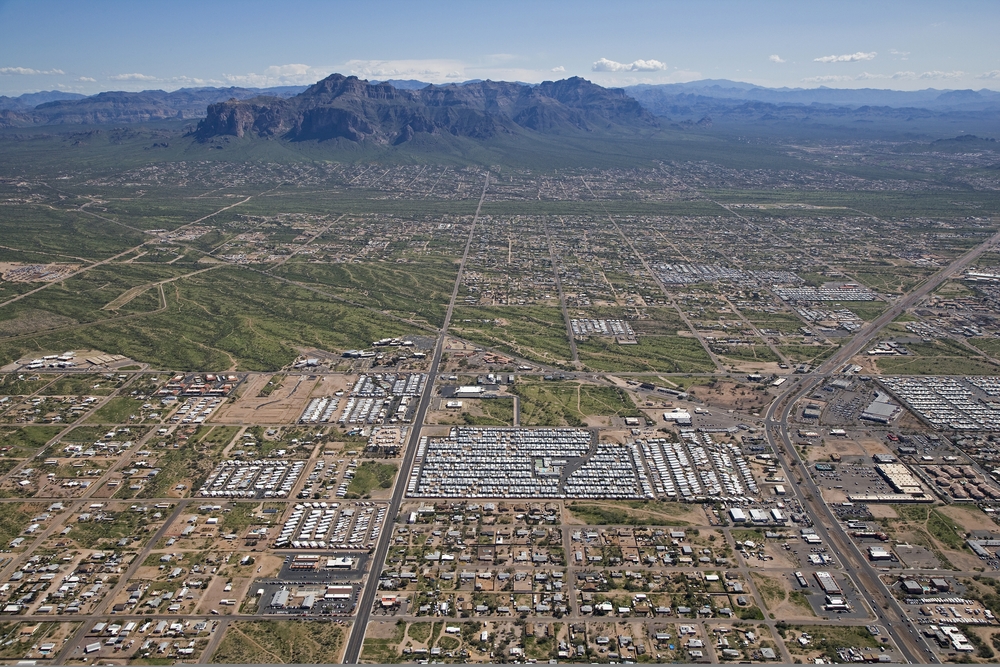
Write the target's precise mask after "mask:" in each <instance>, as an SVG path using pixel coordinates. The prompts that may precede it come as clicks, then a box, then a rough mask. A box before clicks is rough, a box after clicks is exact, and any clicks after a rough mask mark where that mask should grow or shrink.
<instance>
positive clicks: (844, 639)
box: [793, 624, 879, 662]
mask: <svg viewBox="0 0 1000 667" xmlns="http://www.w3.org/2000/svg"><path fill="white" fill-rule="evenodd" d="M793 627H794V629H795V630H798V631H799V632H805V633H807V634H808V635H809V636H810V637H811V638H812V639H811V640H810V642H809V647H808V648H810V649H818V650H820V651H822V652H823V654H824V655H826V656H827V657H829V658H830V659H831V662H832V661H834V660H836V659H837V650H838V649H841V648H877V647H878V645H879V641H878V639H876V638H875V637H872V633H870V632H868V628H867V627H865V626H863V625H840V624H837V625H796V626H793Z"/></svg>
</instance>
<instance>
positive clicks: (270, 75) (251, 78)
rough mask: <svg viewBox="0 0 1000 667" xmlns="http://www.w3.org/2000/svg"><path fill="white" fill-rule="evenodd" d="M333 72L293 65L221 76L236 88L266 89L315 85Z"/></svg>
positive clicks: (308, 66)
mask: <svg viewBox="0 0 1000 667" xmlns="http://www.w3.org/2000/svg"><path fill="white" fill-rule="evenodd" d="M332 71H333V70H332V69H330V68H326V67H313V66H311V65H303V64H300V63H293V64H289V65H271V66H270V67H268V68H267V69H265V70H264V71H263V72H261V73H259V74H258V73H255V72H250V73H248V74H223V75H222V78H223V79H224V80H225V82H226V83H228V84H230V85H236V86H251V87H268V86H301V85H307V84H311V83H316V82H317V81H319V80H320V79H322V78H324V77H327V76H329V75H330V72H332Z"/></svg>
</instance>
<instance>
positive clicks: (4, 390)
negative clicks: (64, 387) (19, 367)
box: [0, 374, 52, 396]
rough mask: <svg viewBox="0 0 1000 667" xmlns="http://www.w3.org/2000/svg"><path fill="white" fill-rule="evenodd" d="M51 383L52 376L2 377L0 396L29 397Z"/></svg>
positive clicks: (0, 378)
mask: <svg viewBox="0 0 1000 667" xmlns="http://www.w3.org/2000/svg"><path fill="white" fill-rule="evenodd" d="M49 382H52V377H51V376H30V377H29V376H26V375H23V374H22V375H14V374H11V375H0V396H28V395H30V394H34V393H35V392H36V391H38V390H39V389H41V388H42V387H44V386H45V385H47V384H48V383H49Z"/></svg>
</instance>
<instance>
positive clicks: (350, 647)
mask: <svg viewBox="0 0 1000 667" xmlns="http://www.w3.org/2000/svg"><path fill="white" fill-rule="evenodd" d="M489 185H490V174H489V172H487V173H486V182H485V183H483V192H482V194H481V195H480V196H479V205H478V206H476V215H475V216H474V217H473V218H472V229H470V230H469V238H468V239H467V240H466V242H465V252H463V253H462V261H461V263H459V266H458V275H457V276H455V287H454V289H453V290H452V293H451V299H450V300H449V301H448V310H447V311H446V312H445V315H444V322H443V324H442V325H441V332H440V333H439V334H438V341H437V345H436V346H435V347H434V357H433V358H432V359H431V365H430V370H428V371H427V375H428V378H430V380H429V382H428V383H427V387H426V388H425V390H424V393H423V395H422V396H421V397H420V405H419V407H418V408H417V413H416V415H414V418H413V428H412V429H411V431H410V441H409V442H408V443H407V446H406V454H405V455H404V458H403V464H402V465H401V466H400V468H399V475H398V476H397V477H396V486H395V488H394V489H393V492H392V499H391V500H390V501H389V511H388V513H387V514H386V517H387V518H386V522H385V528H384V530H383V531H382V534H381V535H379V541H378V546H377V547H376V549H375V554H374V556H372V567H371V571H370V572H369V573H368V579H367V581H366V582H365V587H364V590H363V591H362V593H361V595H360V597H359V598H358V607H357V610H358V611H357V615H356V616H355V618H354V625H353V626H352V628H351V636H350V638H349V639H348V640H347V648H346V649H345V652H344V664H355V663H357V662H358V659H359V658H360V656H361V648H362V646H363V645H364V641H365V630H366V629H367V628H368V619H369V618H370V617H371V613H372V607H373V606H374V604H375V596H376V595H377V594H378V581H379V579H380V578H381V575H382V567H383V566H384V565H385V558H386V556H387V555H388V553H389V545H390V544H391V542H392V535H393V526H394V525H395V520H396V516H397V515H398V514H399V507H400V505H401V504H402V502H403V495H404V494H405V493H406V485H407V484H408V483H409V481H410V471H411V470H413V460H414V459H415V458H416V454H417V444H418V443H419V442H420V432H421V426H422V425H423V423H424V416H425V415H426V414H427V407H428V406H429V405H430V402H431V396H432V395H433V394H434V384H435V382H436V380H437V377H438V366H439V365H440V363H441V354H442V353H443V351H444V340H445V337H446V336H447V335H448V325H449V324H451V315H452V312H454V310H455V301H456V300H457V299H458V290H459V288H460V287H461V286H462V274H463V273H464V272H465V263H466V260H467V259H468V258H469V249H470V248H471V247H472V239H473V235H474V234H475V232H476V223H477V222H478V221H479V211H480V209H481V208H482V207H483V200H484V199H486V190H487V188H489Z"/></svg>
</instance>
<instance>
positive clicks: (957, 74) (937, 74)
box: [920, 70, 965, 79]
mask: <svg viewBox="0 0 1000 667" xmlns="http://www.w3.org/2000/svg"><path fill="white" fill-rule="evenodd" d="M964 76H965V72H961V71H959V70H955V71H953V72H941V71H938V70H934V71H932V72H924V73H923V74H921V75H920V78H921V79H961V78H963V77H964Z"/></svg>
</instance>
